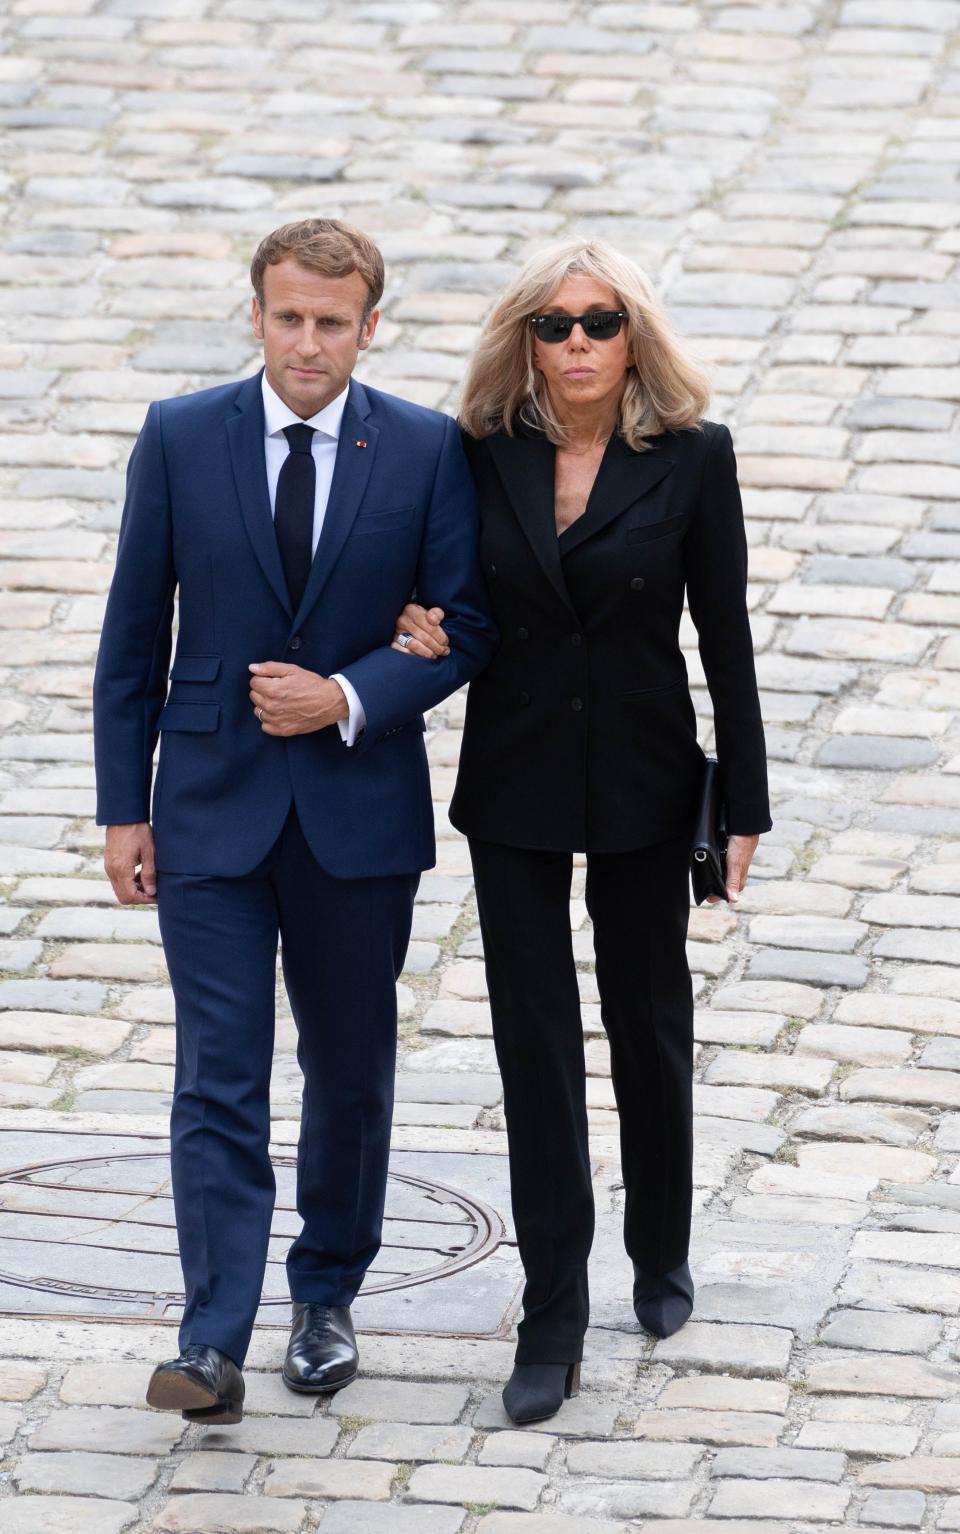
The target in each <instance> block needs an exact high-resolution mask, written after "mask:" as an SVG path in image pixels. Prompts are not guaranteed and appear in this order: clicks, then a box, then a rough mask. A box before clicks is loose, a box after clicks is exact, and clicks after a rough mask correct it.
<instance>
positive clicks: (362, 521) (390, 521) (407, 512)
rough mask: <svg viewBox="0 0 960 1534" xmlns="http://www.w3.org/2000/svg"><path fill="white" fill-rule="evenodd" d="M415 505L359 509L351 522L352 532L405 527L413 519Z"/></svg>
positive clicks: (373, 531) (361, 532)
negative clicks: (355, 517)
mask: <svg viewBox="0 0 960 1534" xmlns="http://www.w3.org/2000/svg"><path fill="white" fill-rule="evenodd" d="M415 510H416V507H415V506H414V505H413V504H412V502H411V504H410V505H409V506H372V507H370V508H368V509H366V510H364V511H361V512H360V513H359V515H358V516H357V520H356V521H355V522H354V524H353V532H354V534H355V535H356V534H364V533H392V532H393V531H394V530H395V529H396V528H398V527H406V526H407V524H408V523H409V522H412V521H413V513H414V511H415Z"/></svg>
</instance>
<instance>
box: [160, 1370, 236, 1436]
mask: <svg viewBox="0 0 960 1534" xmlns="http://www.w3.org/2000/svg"><path fill="white" fill-rule="evenodd" d="M147 1405H148V1406H152V1407H153V1408H154V1410H155V1411H178V1412H180V1413H181V1414H182V1416H183V1417H184V1418H185V1419H186V1420H187V1421H188V1422H207V1423H220V1424H222V1425H223V1426H227V1425H228V1424H230V1423H236V1422H240V1421H242V1419H243V1402H242V1401H231V1400H226V1401H221V1400H220V1399H219V1398H218V1397H217V1395H216V1394H215V1393H214V1391H212V1390H210V1389H208V1387H207V1386H206V1385H201V1384H200V1382H199V1380H192V1379H190V1378H189V1376H188V1375H185V1374H174V1373H173V1372H172V1371H170V1372H164V1373H160V1374H156V1375H154V1377H153V1378H152V1379H151V1381H150V1384H149V1385H148V1386H147Z"/></svg>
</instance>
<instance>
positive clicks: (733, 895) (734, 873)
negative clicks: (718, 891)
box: [706, 836, 760, 905]
mask: <svg viewBox="0 0 960 1534" xmlns="http://www.w3.org/2000/svg"><path fill="white" fill-rule="evenodd" d="M759 841H760V838H759V836H731V837H730V840H729V841H728V843H727V899H728V900H729V901H731V902H732V903H733V904H734V905H736V903H737V901H738V900H739V898H740V891H741V890H742V889H743V887H744V885H745V884H746V882H747V873H748V872H749V869H750V864H751V863H752V862H753V854H754V853H755V852H756V850H757V846H758V844H759ZM719 901H720V896H719V895H708V896H707V901H706V903H707V905H717V904H719Z"/></svg>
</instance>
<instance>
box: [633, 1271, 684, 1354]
mask: <svg viewBox="0 0 960 1534" xmlns="http://www.w3.org/2000/svg"><path fill="white" fill-rule="evenodd" d="M633 1309H634V1312H635V1314H636V1317H637V1320H638V1321H639V1322H640V1325H641V1326H642V1327H643V1329H644V1331H648V1332H652V1333H653V1335H654V1337H672V1336H673V1334H674V1332H678V1331H679V1330H680V1328H681V1326H682V1325H683V1324H684V1322H685V1321H687V1320H688V1319H689V1317H690V1312H691V1311H692V1310H693V1279H692V1277H691V1276H690V1265H689V1263H686V1262H683V1263H681V1264H680V1266H679V1268H674V1269H673V1271H672V1272H671V1273H664V1274H663V1275H662V1276H661V1277H659V1278H657V1277H654V1276H653V1275H652V1274H650V1273H644V1271H643V1269H642V1268H638V1267H637V1264H636V1263H634V1265H633Z"/></svg>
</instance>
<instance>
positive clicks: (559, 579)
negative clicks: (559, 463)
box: [485, 432, 573, 612]
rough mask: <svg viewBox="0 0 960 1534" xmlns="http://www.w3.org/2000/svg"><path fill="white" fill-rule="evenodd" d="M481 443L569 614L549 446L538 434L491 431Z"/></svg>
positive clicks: (542, 436) (544, 438) (551, 450)
mask: <svg viewBox="0 0 960 1534" xmlns="http://www.w3.org/2000/svg"><path fill="white" fill-rule="evenodd" d="M485 440H486V443H487V446H488V448H489V449H490V456H491V457H492V459H493V461H494V463H495V465H496V468H497V473H498V474H499V476H500V479H501V481H502V483H503V488H504V490H505V491H506V493H507V496H508V498H509V500H510V504H511V506H512V507H513V509H514V512H515V513H516V515H517V519H518V521H519V523H520V526H521V527H522V528H523V530H524V532H525V533H526V535H527V538H528V540H529V543H530V547H531V548H532V549H533V552H534V554H535V555H536V557H537V559H538V561H539V563H540V565H541V567H542V569H543V573H544V574H545V576H546V577H547V580H548V581H549V582H550V584H551V586H552V587H553V589H554V591H555V592H556V593H557V595H558V596H559V598H560V600H561V601H562V602H563V604H564V606H565V607H567V608H569V610H570V611H571V612H573V604H572V602H571V601H570V593H569V592H568V591H567V584H566V581H565V580H564V578H563V566H562V564H561V562H560V551H559V549H558V547H557V524H556V517H555V514H554V472H555V461H556V454H555V450H554V446H553V443H552V442H548V441H547V439H546V437H545V436H544V435H543V433H542V432H536V433H531V434H530V435H529V436H517V437H508V436H506V435H505V433H503V432H495V433H494V434H493V435H492V436H489V437H487V438H486V439H485Z"/></svg>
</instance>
